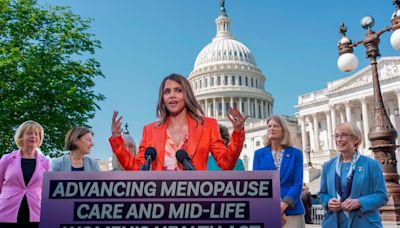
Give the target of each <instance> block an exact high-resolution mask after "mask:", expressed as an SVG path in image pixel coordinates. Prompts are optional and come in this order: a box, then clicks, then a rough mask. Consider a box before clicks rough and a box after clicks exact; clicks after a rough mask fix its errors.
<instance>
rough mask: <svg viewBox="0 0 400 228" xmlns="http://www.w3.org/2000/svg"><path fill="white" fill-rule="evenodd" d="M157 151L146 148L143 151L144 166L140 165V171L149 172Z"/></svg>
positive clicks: (152, 148)
mask: <svg viewBox="0 0 400 228" xmlns="http://www.w3.org/2000/svg"><path fill="white" fill-rule="evenodd" d="M156 156H157V151H156V149H154V147H151V146H150V147H147V148H146V150H145V151H144V157H145V158H146V165H142V166H141V167H140V170H150V164H151V162H152V161H154V160H155V159H156Z"/></svg>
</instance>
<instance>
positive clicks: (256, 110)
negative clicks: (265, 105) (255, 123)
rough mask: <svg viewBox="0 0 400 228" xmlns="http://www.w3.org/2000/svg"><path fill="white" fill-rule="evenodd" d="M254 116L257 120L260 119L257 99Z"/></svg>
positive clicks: (255, 100)
mask: <svg viewBox="0 0 400 228" xmlns="http://www.w3.org/2000/svg"><path fill="white" fill-rule="evenodd" d="M254 115H255V118H256V119H258V101H257V99H254Z"/></svg>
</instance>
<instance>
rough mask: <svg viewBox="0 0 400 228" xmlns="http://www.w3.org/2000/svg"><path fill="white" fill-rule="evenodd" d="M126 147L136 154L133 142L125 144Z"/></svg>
mask: <svg viewBox="0 0 400 228" xmlns="http://www.w3.org/2000/svg"><path fill="white" fill-rule="evenodd" d="M124 147H125V148H126V149H127V150H128V151H129V152H130V153H131V154H133V155H135V154H136V148H135V145H133V143H131V142H125V143H124Z"/></svg>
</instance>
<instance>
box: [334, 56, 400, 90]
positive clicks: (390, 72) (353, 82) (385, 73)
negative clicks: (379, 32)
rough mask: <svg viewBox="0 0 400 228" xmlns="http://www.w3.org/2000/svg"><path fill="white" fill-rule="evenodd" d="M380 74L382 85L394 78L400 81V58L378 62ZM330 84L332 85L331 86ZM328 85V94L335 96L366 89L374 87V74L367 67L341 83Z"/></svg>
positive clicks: (388, 58) (341, 80) (336, 82)
mask: <svg viewBox="0 0 400 228" xmlns="http://www.w3.org/2000/svg"><path fill="white" fill-rule="evenodd" d="M378 74H379V80H380V82H381V83H383V82H384V81H387V80H390V79H392V78H399V80H400V58H399V57H386V58H382V59H380V60H379V61H378ZM329 84H330V85H329ZM329 84H328V93H329V94H335V93H341V92H345V91H352V90H354V89H357V88H360V87H364V86H366V85H371V86H372V73H371V66H368V67H365V68H364V69H362V70H360V71H359V72H357V73H355V74H353V75H352V76H349V77H347V78H344V79H340V81H339V82H338V81H335V82H331V83H329Z"/></svg>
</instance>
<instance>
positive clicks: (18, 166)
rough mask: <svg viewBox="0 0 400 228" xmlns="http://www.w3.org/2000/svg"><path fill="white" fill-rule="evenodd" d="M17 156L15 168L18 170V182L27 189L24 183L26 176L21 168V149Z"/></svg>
mask: <svg viewBox="0 0 400 228" xmlns="http://www.w3.org/2000/svg"><path fill="white" fill-rule="evenodd" d="M15 155H16V159H15V164H14V165H15V168H16V169H18V171H17V172H18V175H17V179H18V181H19V182H20V183H21V186H24V187H26V185H25V181H24V175H23V173H22V166H21V159H22V158H21V149H19V150H18V151H17V153H16V154H15Z"/></svg>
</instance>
